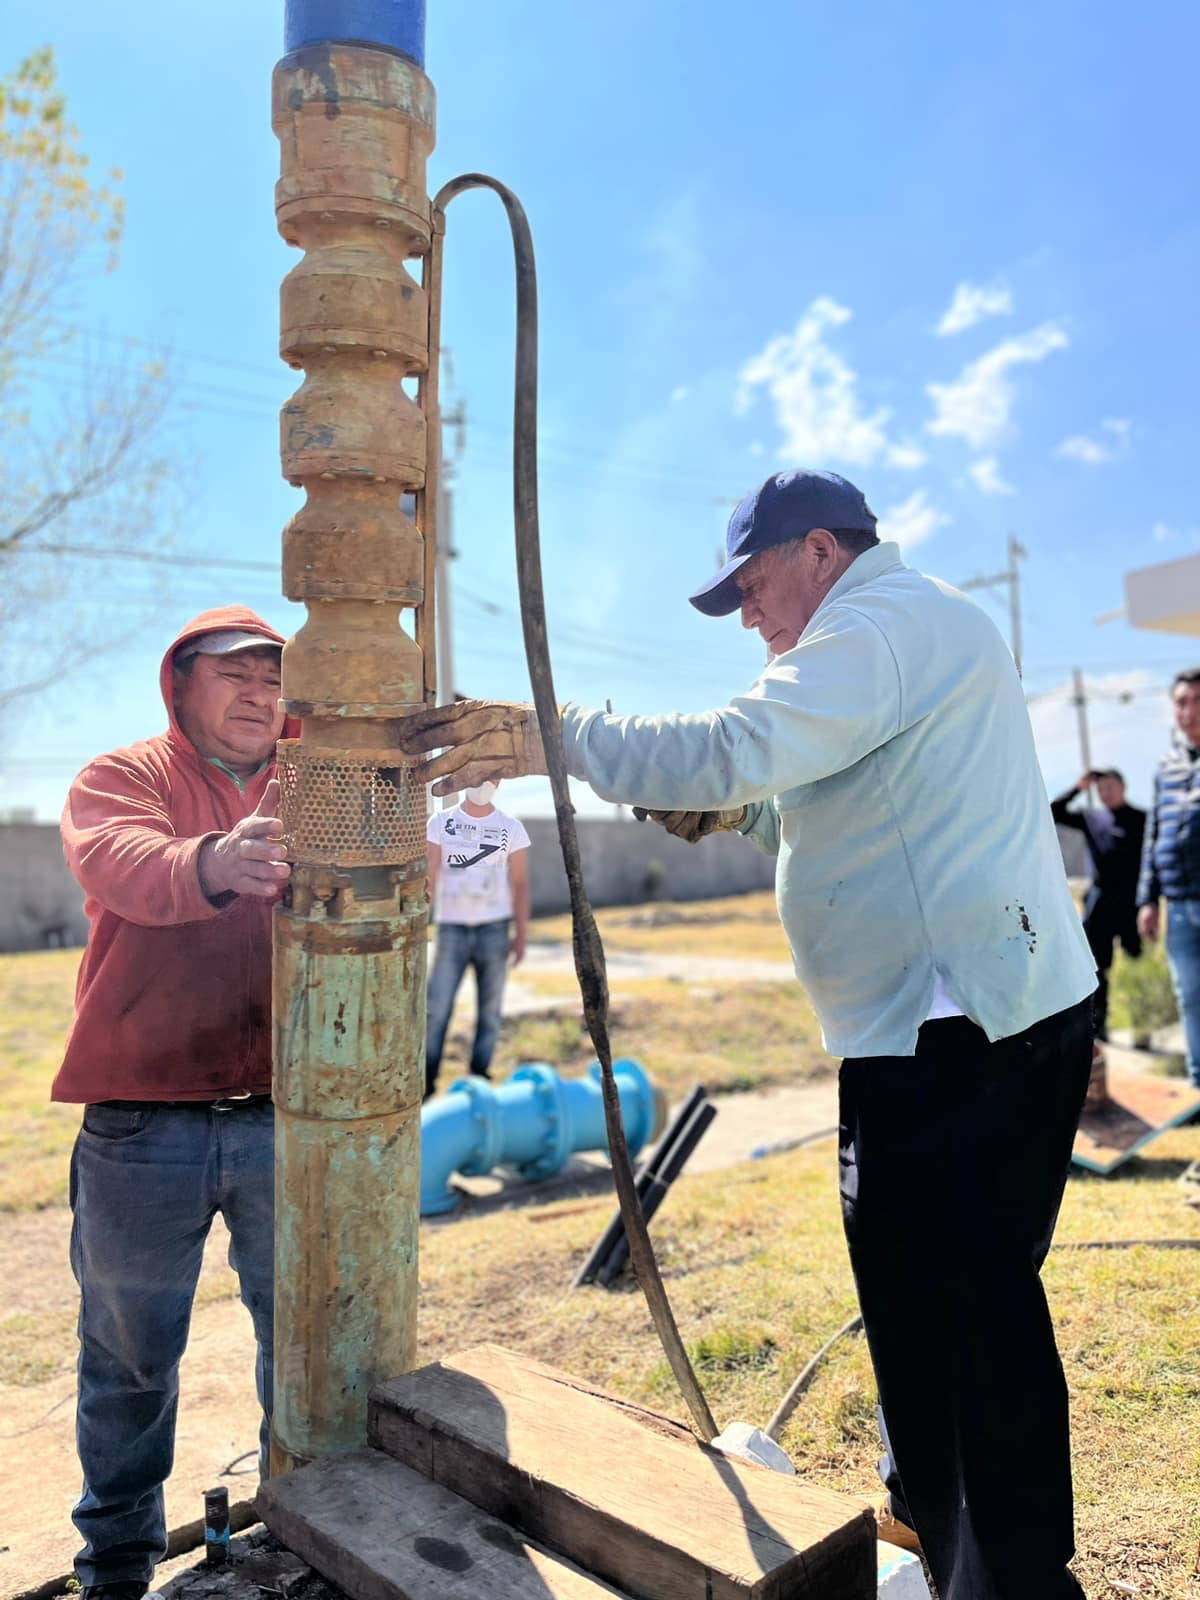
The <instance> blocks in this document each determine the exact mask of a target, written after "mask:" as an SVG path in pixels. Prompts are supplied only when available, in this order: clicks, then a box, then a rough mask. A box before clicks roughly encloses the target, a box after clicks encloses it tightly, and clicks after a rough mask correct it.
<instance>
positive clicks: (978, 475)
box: [967, 456, 1017, 494]
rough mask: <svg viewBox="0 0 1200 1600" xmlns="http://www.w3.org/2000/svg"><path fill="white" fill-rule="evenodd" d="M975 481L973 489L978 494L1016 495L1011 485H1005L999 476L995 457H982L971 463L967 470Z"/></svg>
mask: <svg viewBox="0 0 1200 1600" xmlns="http://www.w3.org/2000/svg"><path fill="white" fill-rule="evenodd" d="M967 471H968V472H969V473H970V474H971V476H972V478H974V480H975V487H976V488H977V489H978V490H979V492H980V494H1016V492H1017V491H1016V490H1015V489H1014V488H1013V486H1012V484H1011V483H1007V482H1006V481H1005V480H1004V479H1003V478H1002V477H1001V476H1000V465H999V462H997V460H996V458H995V456H984V457H983V458H982V459H981V460H979V461H972V463H971V465H970V466H969V467H968V468H967Z"/></svg>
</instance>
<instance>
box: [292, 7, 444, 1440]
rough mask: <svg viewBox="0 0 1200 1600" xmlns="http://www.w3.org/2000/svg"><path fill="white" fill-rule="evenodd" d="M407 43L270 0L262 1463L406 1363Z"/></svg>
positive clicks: (418, 449) (413, 916) (419, 996)
mask: <svg viewBox="0 0 1200 1600" xmlns="http://www.w3.org/2000/svg"><path fill="white" fill-rule="evenodd" d="M423 46H424V0H288V4H287V22H286V40H285V49H286V51H287V54H286V55H285V56H284V58H283V60H282V61H280V63H279V65H278V66H277V68H276V69H275V76H274V84H273V97H272V125H273V127H274V130H275V132H276V134H277V136H278V138H279V141H280V146H281V177H280V180H279V185H278V188H277V191H276V216H277V220H278V224H279V230H280V232H281V233H282V235H283V237H284V239H285V240H286V241H287V242H288V243H289V244H292V245H296V246H298V247H299V248H300V249H301V250H303V251H304V256H303V259H302V260H301V261H300V262H299V263H298V264H297V265H296V266H295V267H294V268H293V269H292V271H291V272H290V273H289V274H288V276H287V277H286V278H285V280H284V282H283V286H282V290H281V295H280V302H281V319H280V353H281V355H282V356H283V358H284V360H285V361H287V362H288V363H289V365H291V366H293V367H297V368H302V369H303V371H304V381H303V383H302V384H301V386H300V388H299V389H298V390H297V391H296V393H295V394H294V395H293V396H292V398H291V399H290V400H289V401H288V403H287V404H286V405H285V407H284V408H283V413H282V416H281V419H280V420H281V429H280V431H281V452H280V453H281V459H282V465H283V474H284V477H286V478H287V480H288V482H289V483H292V484H295V485H296V486H297V487H299V488H303V489H304V491H305V494H306V500H305V504H304V505H303V506H302V507H301V509H300V510H299V511H298V512H297V514H296V516H295V517H294V518H293V519H292V521H291V522H290V523H289V524H288V527H287V529H286V530H285V532H284V536H283V576H284V592H285V593H286V594H287V596H288V597H289V599H292V600H301V601H303V602H304V604H305V605H306V607H307V608H308V618H307V620H306V622H305V623H304V626H303V627H302V628H301V629H300V631H299V632H298V633H297V634H296V636H295V638H293V639H291V640H289V642H288V644H287V646H286V647H285V649H284V652H283V695H284V700H285V703H286V705H287V709H288V711H289V713H291V715H292V716H294V717H298V718H299V719H300V724H301V732H300V737H299V739H297V740H292V741H284V742H283V743H282V744H281V746H280V756H279V773H280V781H281V784H282V788H283V800H282V811H283V819H284V825H285V830H286V835H287V841H288V847H289V848H288V853H289V855H290V857H291V858H292V860H293V863H294V864H293V871H292V881H291V891H290V902H289V903H285V904H284V905H282V906H280V907H279V908H278V910H277V912H276V915H275V966H274V1000H273V1004H274V1017H275V1057H274V1098H275V1105H276V1118H277V1120H276V1129H277V1133H276V1139H277V1143H276V1225H275V1226H276V1242H275V1412H274V1423H273V1445H272V1469H273V1470H274V1471H282V1470H287V1469H290V1468H291V1467H293V1466H297V1465H300V1464H301V1463H303V1462H304V1461H306V1460H309V1459H311V1458H313V1457H315V1456H321V1455H328V1454H331V1453H334V1452H337V1451H342V1450H350V1449H354V1448H356V1447H357V1446H359V1445H362V1444H363V1443H365V1439H366V1420H367V1392H368V1390H369V1388H370V1386H371V1384H373V1383H374V1382H376V1381H377V1380H379V1379H382V1378H385V1377H392V1376H394V1375H395V1374H396V1373H399V1372H404V1371H406V1370H407V1369H409V1368H411V1367H412V1366H413V1364H414V1361H415V1356H416V1300H417V1226H418V1195H419V1182H420V1106H421V1095H422V1091H423V1088H424V1044H425V926H426V910H425V899H424V893H423V880H424V876H425V794H424V790H423V788H422V787H421V786H420V785H415V784H414V783H413V782H412V780H411V778H410V775H409V772H408V770H407V769H406V768H405V767H404V766H403V765H400V764H398V758H397V756H396V754H395V748H396V747H395V740H394V732H395V727H396V721H397V719H399V718H400V717H402V716H403V715H404V713H405V712H410V711H412V710H413V709H414V707H416V706H418V705H420V704H422V703H423V702H424V701H426V700H428V699H430V698H432V695H433V690H434V680H433V650H432V645H431V643H429V641H430V639H431V635H432V622H433V619H432V581H431V577H430V582H429V584H428V605H425V604H424V601H425V597H426V578H427V574H431V572H432V564H433V555H434V552H433V548H432V543H433V539H432V534H433V530H432V527H431V526H429V519H428V518H427V516H426V508H427V507H428V509H429V511H430V512H432V509H433V505H434V502H435V499H436V496H435V494H434V492H433V490H434V488H435V485H434V484H433V483H432V481H431V480H432V475H431V474H429V473H427V462H426V456H427V439H430V438H432V439H436V435H437V428H436V373H435V371H431V368H430V360H429V350H430V328H429V311H428V300H427V296H426V292H425V280H426V278H427V271H428V253H429V247H430V208H429V201H428V199H427V197H426V183H425V163H426V159H427V157H428V155H429V152H430V150H431V149H432V148H433V137H434V135H433V128H434V101H433V89H432V86H431V85H430V83H429V80H428V79H427V78H426V77H425V75H424V73H423V72H422V70H421V61H422V58H423ZM413 258H420V259H421V260H422V261H424V263H425V266H424V267H423V268H422V270H421V273H420V278H421V281H420V282H418V281H416V279H415V278H414V276H412V275H410V272H409V270H408V268H407V266H406V262H408V261H412V260H413ZM413 380H416V383H415V385H414V382H413ZM405 383H407V385H408V389H409V390H411V389H413V388H414V386H415V387H417V389H418V393H417V395H416V396H415V397H414V396H413V395H412V394H411V393H409V392H407V391H406V388H405V387H404V386H403V385H404V384H405ZM431 417H432V418H433V419H434V425H431V426H428V427H427V423H429V421H430V418H431ZM410 494H411V495H415V497H416V502H415V503H416V522H415V523H414V522H413V521H411V520H409V518H408V517H407V516H405V515H404V514H403V513H402V510H401V496H402V495H410ZM423 533H424V534H425V535H426V536H427V537H426V538H423V537H422V534H423ZM404 607H418V608H420V609H419V611H418V615H417V627H416V636H415V637H414V636H413V635H412V634H410V633H408V632H405V631H404V629H403V628H402V627H401V612H402V608H404ZM422 643H429V648H427V649H426V650H424V651H423V650H422V648H421V645H422Z"/></svg>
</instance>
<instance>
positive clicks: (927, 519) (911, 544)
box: [879, 489, 950, 550]
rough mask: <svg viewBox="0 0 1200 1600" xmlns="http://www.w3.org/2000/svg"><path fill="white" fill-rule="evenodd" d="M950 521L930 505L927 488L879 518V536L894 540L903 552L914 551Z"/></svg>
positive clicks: (944, 514) (916, 491) (915, 493)
mask: <svg viewBox="0 0 1200 1600" xmlns="http://www.w3.org/2000/svg"><path fill="white" fill-rule="evenodd" d="M949 521H950V518H949V516H947V514H946V513H945V512H944V511H939V510H938V508H937V507H936V506H933V505H930V503H929V497H928V496H927V494H926V493H925V490H924V489H914V491H913V492H912V494H910V495H909V497H908V499H907V500H902V501H901V502H900V504H899V505H895V506H892V507H891V509H890V510H888V511H885V512H884V513H883V515H882V516H881V517H880V519H879V537H880V538H881V539H895V541H896V543H897V544H898V545H900V547H901V548H902V549H904V550H912V549H914V548H915V547H916V546H917V545H919V544H923V543H924V542H925V540H926V539H928V538H929V536H930V535H931V534H933V533H936V532H937V530H938V529H939V528H942V527H945V525H946V523H948V522H949Z"/></svg>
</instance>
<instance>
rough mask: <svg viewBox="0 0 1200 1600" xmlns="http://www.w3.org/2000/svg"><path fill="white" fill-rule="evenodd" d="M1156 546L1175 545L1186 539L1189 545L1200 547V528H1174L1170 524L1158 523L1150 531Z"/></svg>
mask: <svg viewBox="0 0 1200 1600" xmlns="http://www.w3.org/2000/svg"><path fill="white" fill-rule="evenodd" d="M1150 534H1151V537H1152V538H1153V540H1154V542H1155V544H1174V543H1175V541H1176V540H1177V539H1186V540H1187V541H1188V543H1189V544H1192V545H1200V528H1173V527H1171V525H1170V523H1168V522H1156V523H1155V524H1154V526H1153V528H1151V530H1150Z"/></svg>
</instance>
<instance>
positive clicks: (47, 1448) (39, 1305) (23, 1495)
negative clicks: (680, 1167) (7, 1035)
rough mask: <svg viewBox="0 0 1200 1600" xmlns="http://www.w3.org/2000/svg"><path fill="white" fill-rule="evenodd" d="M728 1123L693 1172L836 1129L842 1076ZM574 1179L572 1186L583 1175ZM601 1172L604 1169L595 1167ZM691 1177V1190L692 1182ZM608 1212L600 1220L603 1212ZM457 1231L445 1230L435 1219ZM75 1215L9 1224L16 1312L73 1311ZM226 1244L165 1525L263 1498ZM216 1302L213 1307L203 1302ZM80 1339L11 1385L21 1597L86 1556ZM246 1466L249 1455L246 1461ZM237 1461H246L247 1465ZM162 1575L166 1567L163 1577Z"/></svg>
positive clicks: (6, 1580) (196, 1351)
mask: <svg viewBox="0 0 1200 1600" xmlns="http://www.w3.org/2000/svg"><path fill="white" fill-rule="evenodd" d="M713 1099H714V1103H715V1104H716V1105H717V1106H718V1108H719V1109H718V1115H717V1119H716V1121H715V1122H714V1123H713V1125H712V1127H711V1128H710V1129H709V1132H708V1134H707V1135H706V1136H705V1139H704V1141H703V1142H702V1143H701V1145H700V1146H699V1148H698V1149H697V1151H696V1153H695V1155H694V1156H693V1158H692V1161H691V1163H690V1165H689V1172H694V1173H701V1172H706V1171H712V1170H714V1169H716V1168H719V1167H723V1166H730V1165H732V1164H734V1163H736V1162H740V1161H744V1160H747V1159H750V1158H751V1157H752V1155H753V1152H754V1151H755V1150H756V1149H757V1148H760V1147H762V1146H764V1145H768V1144H769V1145H774V1144H776V1143H779V1142H781V1141H789V1140H793V1139H801V1138H805V1137H808V1136H812V1135H814V1134H817V1133H820V1132H822V1131H823V1130H827V1129H829V1128H831V1127H832V1126H833V1125H834V1124H835V1123H836V1120H837V1108H836V1089H835V1085H834V1081H833V1079H832V1078H831V1079H829V1080H828V1081H826V1082H822V1083H818V1084H813V1085H798V1086H795V1087H785V1088H777V1089H769V1090H764V1091H762V1092H760V1093H756V1094H735V1095H722V1096H714V1097H713ZM584 1165H586V1164H584V1163H581V1164H580V1165H577V1166H576V1167H575V1169H574V1171H573V1172H572V1173H570V1174H568V1175H567V1176H566V1181H567V1182H568V1183H569V1182H570V1181H571V1180H572V1179H573V1178H575V1177H577V1176H578V1174H579V1171H580V1166H584ZM593 1165H595V1164H593ZM686 1182H687V1180H686V1178H684V1179H682V1180H681V1184H682V1185H683V1186H686ZM502 1187H503V1185H502V1183H501V1181H500V1180H498V1179H494V1178H493V1179H487V1180H477V1181H475V1182H473V1183H472V1185H471V1190H472V1194H473V1195H478V1196H479V1199H478V1200H469V1201H468V1202H466V1206H465V1209H466V1210H470V1209H471V1208H472V1206H479V1205H486V1204H488V1203H489V1201H491V1202H492V1203H494V1201H495V1199H496V1198H497V1197H498V1196H499V1193H500V1191H501V1190H502ZM563 1189H564V1184H562V1183H557V1182H553V1181H552V1182H551V1183H548V1184H544V1185H541V1186H540V1187H539V1190H538V1195H537V1199H538V1201H539V1202H540V1203H547V1202H549V1201H552V1200H553V1199H555V1198H556V1197H561V1195H562V1193H563ZM602 1214H603V1213H602V1212H601V1213H598V1217H599V1216H601V1215H602ZM435 1225H436V1226H445V1225H446V1224H445V1223H439V1224H435ZM70 1229H71V1219H70V1213H69V1212H68V1211H67V1210H66V1209H65V1208H62V1207H54V1208H51V1209H49V1210H45V1211H37V1212H27V1213H17V1214H15V1215H0V1281H2V1282H3V1283H4V1285H5V1295H4V1301H3V1305H4V1311H5V1314H6V1315H8V1316H16V1315H27V1316H42V1315H45V1314H47V1313H55V1312H60V1313H63V1314H72V1313H73V1312H74V1309H75V1305H76V1293H75V1283H74V1279H73V1278H72V1276H71V1271H70V1267H69V1264H68V1256H67V1249H68V1243H69V1239H70ZM227 1248H228V1237H227V1235H226V1234H225V1230H224V1226H223V1224H222V1223H221V1222H220V1220H219V1219H218V1221H217V1224H216V1226H215V1227H214V1229H213V1233H212V1236H211V1237H210V1239H209V1244H208V1249H207V1251H206V1252H205V1258H204V1269H203V1273H202V1277H201V1289H200V1293H199V1296H198V1304H197V1309H196V1312H195V1314H194V1317H193V1321H192V1332H191V1338H190V1340H189V1344H188V1352H187V1355H186V1357H185V1359H184V1363H183V1369H182V1372H181V1376H180V1387H181V1400H180V1408H179V1427H178V1432H177V1435H176V1445H175V1470H174V1473H173V1474H172V1477H171V1480H170V1482H169V1483H168V1485H167V1491H166V1495H167V1525H168V1527H177V1526H179V1525H180V1524H182V1523H184V1522H189V1521H191V1520H193V1519H194V1518H196V1517H198V1516H201V1515H202V1514H203V1509H204V1508H203V1494H204V1491H205V1490H206V1489H209V1488H212V1487H213V1486H214V1485H217V1484H225V1485H226V1487H227V1488H228V1489H229V1494H230V1499H231V1500H238V1499H242V1498H245V1497H249V1496H250V1495H252V1494H253V1492H254V1489H255V1486H256V1483H257V1475H256V1463H255V1458H254V1456H253V1454H250V1455H248V1456H247V1452H253V1451H254V1450H255V1449H256V1434H257V1427H258V1417H257V1406H256V1402H255V1398H254V1379H253V1371H254V1339H253V1334H252V1332H251V1328H250V1318H249V1316H248V1315H247V1313H246V1311H245V1310H244V1308H243V1307H242V1305H241V1304H240V1302H239V1301H238V1300H236V1299H235V1298H230V1297H229V1296H232V1295H233V1293H234V1292H235V1285H234V1280H233V1276H232V1274H231V1273H230V1271H229V1269H228V1267H227V1265H226V1260H225V1257H226V1251H227ZM222 1293H224V1294H225V1296H226V1297H225V1298H214V1297H215V1296H218V1295H221V1294H222ZM206 1297H207V1299H208V1303H204V1301H205V1299H206ZM74 1397H75V1372H74V1341H73V1339H70V1338H69V1337H68V1338H66V1339H64V1340H63V1352H62V1360H61V1363H59V1364H57V1366H56V1369H55V1370H54V1372H53V1375H52V1376H51V1377H50V1378H48V1379H47V1380H46V1381H45V1382H42V1383H35V1384H30V1385H14V1384H0V1507H2V1508H3V1510H2V1511H0V1595H11V1594H15V1593H19V1592H20V1591H21V1590H23V1589H27V1588H32V1587H33V1586H35V1585H36V1584H39V1583H42V1582H45V1581H46V1580H48V1579H50V1578H53V1577H55V1576H57V1575H59V1574H61V1573H65V1572H68V1571H70V1568H71V1562H72V1559H73V1557H74V1554H75V1551H76V1550H77V1548H78V1539H77V1537H76V1535H75V1531H74V1528H73V1527H72V1525H71V1519H70V1513H71V1505H72V1503H73V1501H74V1499H75V1497H76V1495H77V1493H78V1488H79V1467H78V1463H77V1461H76V1458H75V1439H74ZM242 1457H245V1459H240V1460H239V1458H242ZM235 1463H236V1465H235ZM160 1572H161V1573H162V1575H163V1576H165V1575H166V1569H165V1568H164V1569H160Z"/></svg>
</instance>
